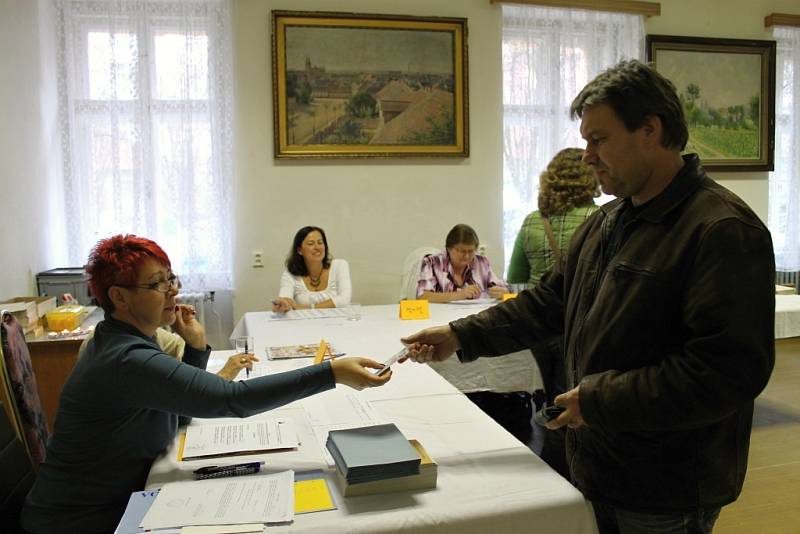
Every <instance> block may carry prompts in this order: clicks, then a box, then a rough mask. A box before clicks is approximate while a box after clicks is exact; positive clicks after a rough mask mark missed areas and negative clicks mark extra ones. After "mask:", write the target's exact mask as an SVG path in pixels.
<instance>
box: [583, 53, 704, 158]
mask: <svg viewBox="0 0 800 534" xmlns="http://www.w3.org/2000/svg"><path fill="white" fill-rule="evenodd" d="M596 104H606V105H607V106H609V107H610V108H611V109H613V110H614V113H616V114H617V117H619V119H620V120H621V121H622V123H623V124H624V125H625V127H626V128H627V129H628V131H630V132H632V131H634V130H637V129H639V128H640V127H641V126H642V125H643V124H644V122H645V120H646V119H647V117H650V116H653V115H657V116H658V117H659V118H660V119H661V124H662V126H663V134H662V136H661V145H662V146H664V147H666V148H676V149H678V150H683V149H684V148H685V147H686V141H687V140H688V139H689V130H688V128H687V126H686V117H684V114H683V107H682V106H681V101H680V99H679V98H678V94H677V91H676V90H675V86H674V85H673V84H672V82H671V81H669V80H668V79H666V78H664V77H663V76H662V75H661V74H659V73H658V72H657V71H656V70H655V69H654V68H653V67H651V66H649V65H645V64H644V63H641V62H639V61H636V60H635V59H634V60H623V61H620V62H619V63H617V64H616V65H615V66H613V67H611V68H610V69H608V70H606V71H605V72H602V73H600V74H598V75H597V77H596V78H595V79H594V80H592V81H591V82H589V84H588V85H586V87H584V88H583V89H582V90H581V92H580V93H579V94H578V96H576V97H575V100H573V101H572V105H571V106H570V115H571V116H572V118H573V119H574V118H580V117H582V116H583V112H584V110H585V109H586V108H587V107H589V106H594V105H596Z"/></svg>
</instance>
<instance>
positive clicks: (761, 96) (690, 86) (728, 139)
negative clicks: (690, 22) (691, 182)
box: [646, 35, 775, 171]
mask: <svg viewBox="0 0 800 534" xmlns="http://www.w3.org/2000/svg"><path fill="white" fill-rule="evenodd" d="M646 47H647V60H648V61H650V62H651V63H652V64H653V65H654V67H655V69H656V70H657V71H658V72H660V73H661V74H663V75H664V76H665V77H666V78H668V79H669V80H670V81H672V83H674V84H675V88H676V89H677V91H678V96H680V98H681V103H682V104H683V110H684V114H685V115H686V122H687V125H688V126H689V143H688V144H687V147H686V150H687V152H697V153H698V154H699V155H700V159H701V161H702V162H703V167H705V168H706V169H707V170H710V171H771V170H773V169H774V154H775V41H756V40H747V39H716V38H705V37H681V36H675V35H648V36H647V38H646Z"/></svg>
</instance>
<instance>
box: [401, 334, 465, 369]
mask: <svg viewBox="0 0 800 534" xmlns="http://www.w3.org/2000/svg"><path fill="white" fill-rule="evenodd" d="M400 341H401V342H402V343H403V344H404V345H406V346H407V347H408V358H410V359H411V360H413V361H415V362H420V363H425V362H440V361H442V360H446V359H447V358H449V357H450V356H452V355H453V354H454V353H455V352H456V351H457V350H458V349H460V348H461V345H460V343H459V341H458V338H457V337H456V334H455V332H453V329H452V328H450V325H444V326H434V327H432V328H426V329H425V330H420V331H419V332H417V333H416V334H411V335H410V336H407V337H404V338H402V339H401V340H400Z"/></svg>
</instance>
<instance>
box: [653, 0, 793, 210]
mask: <svg viewBox="0 0 800 534" xmlns="http://www.w3.org/2000/svg"><path fill="white" fill-rule="evenodd" d="M660 2H661V16H658V17H651V18H649V19H647V21H646V22H645V30H646V31H647V33H649V34H659V35H687V36H693V37H723V38H729V39H772V30H771V29H770V28H765V27H764V17H765V16H767V15H769V14H770V13H793V14H800V2H798V0H714V1H708V0H705V1H700V2H698V1H697V0H660ZM711 175H712V177H713V178H715V179H716V180H717V181H718V182H719V183H721V184H722V185H724V186H725V187H727V188H728V189H730V190H731V191H733V192H734V193H736V194H737V195H739V196H740V197H742V198H743V199H744V200H746V201H747V202H748V204H750V207H752V208H753V210H754V211H755V212H756V214H757V215H758V216H759V217H761V219H762V220H763V221H764V222H766V221H767V213H768V209H767V203H768V202H769V173H768V172H725V173H723V172H714V173H711Z"/></svg>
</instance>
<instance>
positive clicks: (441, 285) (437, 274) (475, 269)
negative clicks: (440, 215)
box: [417, 251, 508, 297]
mask: <svg viewBox="0 0 800 534" xmlns="http://www.w3.org/2000/svg"><path fill="white" fill-rule="evenodd" d="M466 285H477V286H478V287H480V288H481V293H486V291H487V290H488V289H489V288H490V287H492V286H502V287H508V286H507V285H506V283H505V282H504V281H503V279H502V278H498V277H497V276H495V274H494V273H493V272H492V266H491V265H490V264H489V258H487V257H486V256H481V255H476V256H475V258H474V259H473V260H472V263H470V264H469V265H467V268H466V270H465V272H464V284H462V285H460V286H459V285H456V282H455V277H454V276H453V264H452V263H450V257H449V256H448V255H447V251H444V252H440V253H439V254H429V255H428V256H425V257H424V258H422V266H421V268H420V273H419V281H418V282H417V296H418V297H419V296H420V295H422V293H423V292H425V291H433V292H434V293H449V292H451V291H458V290H459V289H461V288H462V287H464V286H466Z"/></svg>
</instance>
